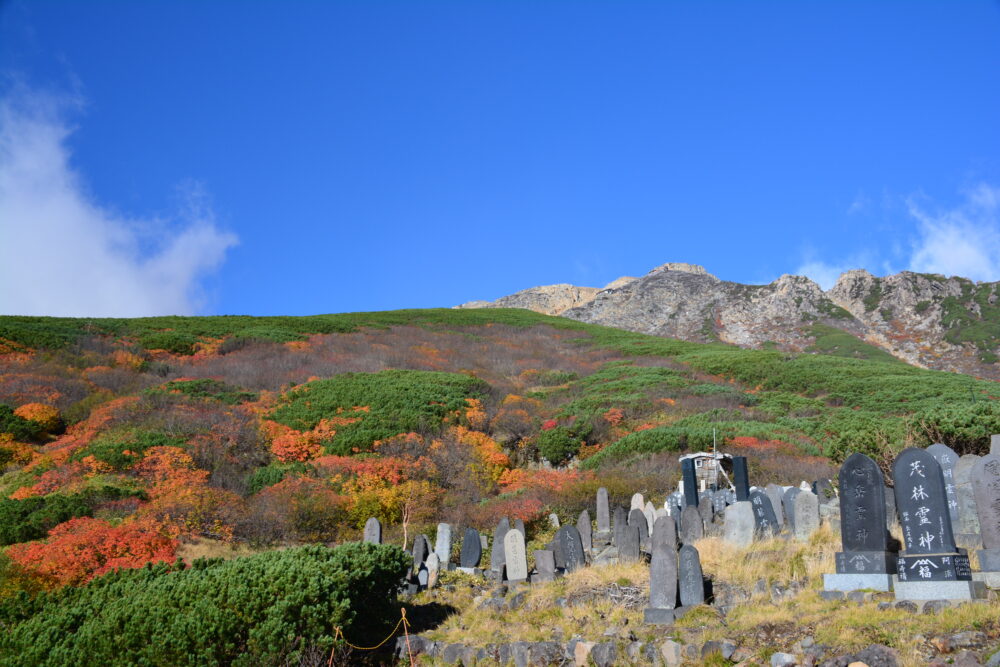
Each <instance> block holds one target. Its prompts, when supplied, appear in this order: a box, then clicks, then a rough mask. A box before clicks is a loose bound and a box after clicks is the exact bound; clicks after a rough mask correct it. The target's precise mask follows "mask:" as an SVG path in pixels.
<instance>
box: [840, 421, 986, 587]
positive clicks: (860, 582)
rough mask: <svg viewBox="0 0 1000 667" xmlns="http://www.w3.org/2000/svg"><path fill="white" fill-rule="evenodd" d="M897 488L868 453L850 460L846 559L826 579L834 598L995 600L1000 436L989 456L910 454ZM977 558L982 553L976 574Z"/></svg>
mask: <svg viewBox="0 0 1000 667" xmlns="http://www.w3.org/2000/svg"><path fill="white" fill-rule="evenodd" d="M892 482H893V489H892V490H891V491H890V490H889V489H887V488H886V487H885V485H884V480H883V475H882V471H881V469H880V468H879V467H878V465H877V464H876V463H875V462H874V461H872V460H871V459H870V458H868V457H867V456H865V455H863V454H860V453H855V454H852V455H851V456H850V457H849V458H848V459H847V460H846V461H844V464H843V465H842V466H841V469H840V475H839V483H840V514H841V523H840V527H841V542H842V549H843V550H842V551H841V552H839V553H837V556H836V570H837V571H836V573H835V574H827V575H824V589H825V590H826V591H829V592H846V591H852V590H860V589H873V590H877V591H890V590H891V591H894V594H895V596H896V598H897V599H900V600H973V599H983V598H985V597H986V594H987V587H991V588H996V587H1000V436H996V435H994V436H993V438H992V442H991V453H990V454H988V455H986V456H975V455H971V454H970V455H965V456H962V457H959V456H958V455H957V454H956V453H955V452H954V451H953V450H952V449H951V448H950V447H947V446H946V445H943V444H940V443H935V444H933V445H931V446H930V447H928V448H927V449H918V448H914V447H911V448H907V449H905V450H903V451H902V452H900V454H899V455H898V456H897V457H896V459H895V461H894V463H893V466H892ZM896 520H898V523H896ZM893 526H897V527H898V534H899V538H900V539H897V538H896V537H894V536H893V535H892V532H891V527H893ZM901 549H902V550H901ZM969 549H975V550H976V557H977V560H978V561H979V570H978V571H976V572H973V571H972V568H971V566H970V558H969V553H968V551H969Z"/></svg>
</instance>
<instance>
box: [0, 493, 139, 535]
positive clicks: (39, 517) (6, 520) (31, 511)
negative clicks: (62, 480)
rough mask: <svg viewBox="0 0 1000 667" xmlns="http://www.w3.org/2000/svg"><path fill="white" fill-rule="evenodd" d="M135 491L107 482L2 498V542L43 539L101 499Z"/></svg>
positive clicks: (90, 511) (87, 512)
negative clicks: (67, 492) (64, 491)
mask: <svg viewBox="0 0 1000 667" xmlns="http://www.w3.org/2000/svg"><path fill="white" fill-rule="evenodd" d="M134 495H139V492H133V491H127V490H123V489H119V488H116V487H111V486H104V487H100V488H95V489H88V490H86V491H84V492H82V493H75V494H72V495H63V494H61V493H53V494H50V495H47V496H35V497H32V498H25V499H24V500H12V499H10V498H0V546H6V545H8V544H16V543H18V542H28V541H30V540H37V539H41V538H43V537H45V536H46V535H47V534H48V532H49V531H50V530H51V529H52V528H53V527H55V526H57V525H59V524H60V523H62V522H63V521H68V520H70V519H72V518H74V517H80V516H92V515H93V512H94V508H95V507H96V506H97V505H99V504H101V503H105V502H108V501H110V500H117V499H119V498H125V497H128V496H134Z"/></svg>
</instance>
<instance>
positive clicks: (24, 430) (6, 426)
mask: <svg viewBox="0 0 1000 667" xmlns="http://www.w3.org/2000/svg"><path fill="white" fill-rule="evenodd" d="M42 431H43V427H42V425H41V424H38V423H36V422H33V421H31V420H29V419H25V418H23V417H19V416H18V415H15V414H14V408H12V407H10V406H9V405H7V404H5V403H0V433H10V434H11V435H13V436H14V439H15V440H34V439H35V438H37V437H38V436H40V435H41V434H42Z"/></svg>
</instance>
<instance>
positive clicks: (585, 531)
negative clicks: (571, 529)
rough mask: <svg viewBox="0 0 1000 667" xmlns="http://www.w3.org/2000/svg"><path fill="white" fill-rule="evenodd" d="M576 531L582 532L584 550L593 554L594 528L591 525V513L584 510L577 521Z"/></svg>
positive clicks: (581, 538)
mask: <svg viewBox="0 0 1000 667" xmlns="http://www.w3.org/2000/svg"><path fill="white" fill-rule="evenodd" d="M576 529H577V530H578V531H580V540H581V541H582V542H583V550H584V551H586V552H588V553H589V552H591V551H593V549H594V532H593V531H594V527H593V526H591V525H590V512H588V511H587V510H583V511H582V512H580V517H579V518H578V519H577V520H576Z"/></svg>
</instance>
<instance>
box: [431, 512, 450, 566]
mask: <svg viewBox="0 0 1000 667" xmlns="http://www.w3.org/2000/svg"><path fill="white" fill-rule="evenodd" d="M434 553H436V554H437V557H438V560H439V561H440V564H441V565H443V566H444V568H445V569H447V568H448V561H450V560H451V526H450V525H449V524H447V523H439V524H438V529H437V539H436V540H434Z"/></svg>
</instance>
